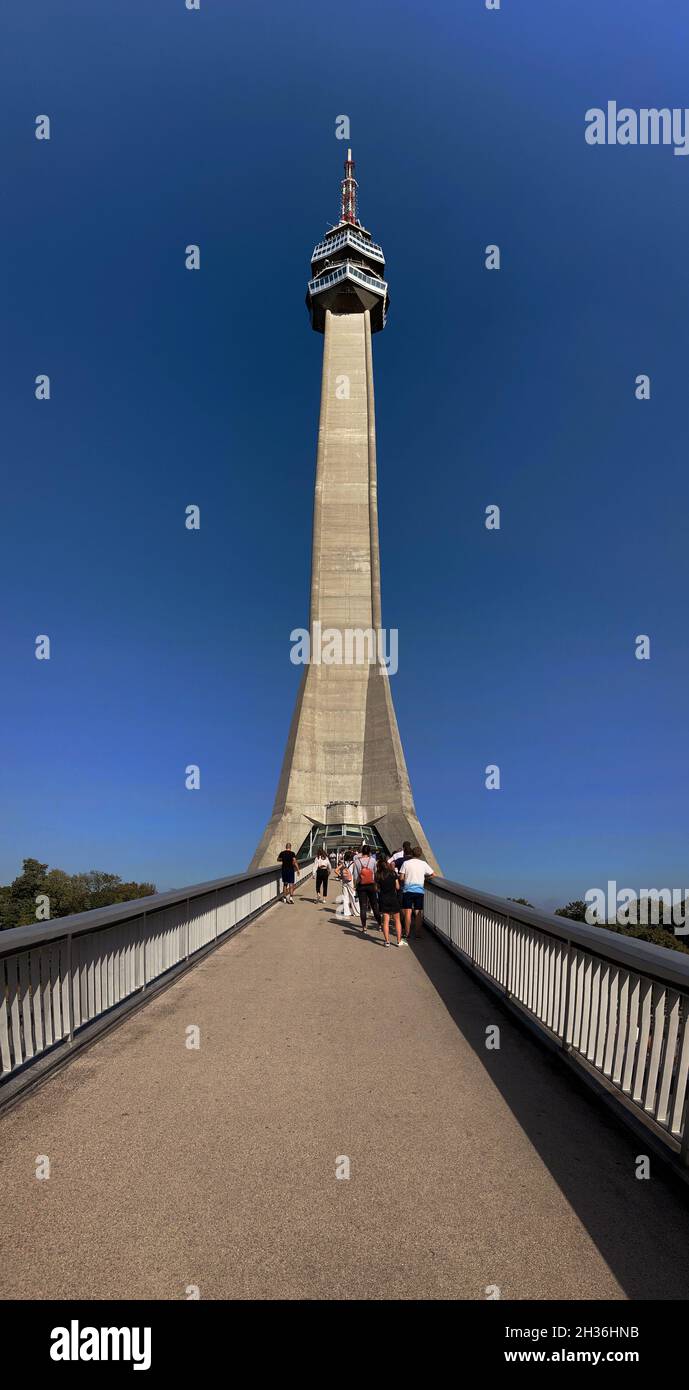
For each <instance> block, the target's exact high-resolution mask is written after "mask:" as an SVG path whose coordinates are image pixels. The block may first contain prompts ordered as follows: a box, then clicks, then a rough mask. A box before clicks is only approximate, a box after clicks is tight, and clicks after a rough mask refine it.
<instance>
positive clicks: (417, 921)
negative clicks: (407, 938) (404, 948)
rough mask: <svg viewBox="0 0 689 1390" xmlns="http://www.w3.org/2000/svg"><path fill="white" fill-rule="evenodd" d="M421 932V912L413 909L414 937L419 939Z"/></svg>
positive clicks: (416, 908)
mask: <svg viewBox="0 0 689 1390" xmlns="http://www.w3.org/2000/svg"><path fill="white" fill-rule="evenodd" d="M422 932H423V910H422V909H420V908H418V907H415V908H414V936H415V938H416V937H419V936H421V934H422Z"/></svg>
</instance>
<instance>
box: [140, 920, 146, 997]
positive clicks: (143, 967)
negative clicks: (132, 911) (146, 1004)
mask: <svg viewBox="0 0 689 1390" xmlns="http://www.w3.org/2000/svg"><path fill="white" fill-rule="evenodd" d="M139 958H140V961H141V993H142V994H143V992H144V990H145V988H146V913H145V912H143V913H142V916H141V933H140V936H139Z"/></svg>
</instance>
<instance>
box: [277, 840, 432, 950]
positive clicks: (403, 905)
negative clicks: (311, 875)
mask: <svg viewBox="0 0 689 1390" xmlns="http://www.w3.org/2000/svg"><path fill="white" fill-rule="evenodd" d="M278 857H279V860H280V863H281V865H282V868H281V874H282V887H283V893H282V901H283V902H285V903H288V904H293V903H294V884H295V880H296V876H297V873H298V872H299V863H298V861H297V857H296V855H295V854H294V852H293V850H292V846H291V845H289V844H288V845H287V846H286V848H285V849H284V850H283V851H282V853H281V854H280V855H279V856H278ZM314 872H315V876H316V902H319V901H322V902H323V903H325V902H326V900H327V897H328V880H329V878H330V875H331V874H332V875H333V876H334V878H336V879H337V881H338V887H339V889H340V894H339V899H338V902H339V904H340V905H341V915H342V916H343V917H352V916H354V915H358V916H359V920H360V922H361V931H362V933H365V932H366V931H367V919H368V914H369V912H370V913H371V915H372V917H373V919H374V921H375V922H376V924H377V925H378V927H380V929H381V931H382V933H383V937H384V938H385V940H384V945H385V946H389V945H390V929H391V927H392V929H393V930H394V933H395V937H396V940H397V945H398V946H404V945H405V943H406V942H407V941H408V940H409V938H410V936H411V935H412V932H413V934H414V936H415V937H418V936H420V935H421V931H422V928H423V892H424V883H425V880H426V879H427V878H428V877H429V876H430V875H431V874H432V873H433V872H434V870H433V869H432V868H431V865H430V864H427V863H426V860H425V859H424V858H423V856H422V853H421V849H420V848H419V846H418V845H412V844H411V843H410V841H409V840H405V842H404V844H403V846H402V848H401V849H399V850H396V852H395V853H394V854H393V855H391V856H390V857H389V858H388V856H387V854H384V853H382V852H378V853H377V854H374V853H373V851H372V850H371V848H370V847H369V845H362V846H361V849H360V850H358V851H357V852H355V851H354V850H351V849H348V850H345V851H344V852H343V853H340V854H335V852H333V853H332V854H330V855H328V854H326V852H325V849H324V848H323V847H321V849H320V850H319V852H318V854H317V855H316V859H315V862H314Z"/></svg>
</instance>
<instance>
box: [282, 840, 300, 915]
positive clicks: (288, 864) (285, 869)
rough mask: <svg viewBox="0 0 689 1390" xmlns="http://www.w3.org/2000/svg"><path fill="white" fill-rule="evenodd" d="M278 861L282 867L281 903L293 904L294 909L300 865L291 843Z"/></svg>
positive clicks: (286, 846)
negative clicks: (295, 886)
mask: <svg viewBox="0 0 689 1390" xmlns="http://www.w3.org/2000/svg"><path fill="white" fill-rule="evenodd" d="M278 859H279V861H280V863H281V865H282V871H281V876H282V899H281V901H282V902H283V903H291V905H292V907H294V880H295V879H296V877H297V874H298V873H299V863H298V860H297V856H296V854H295V853H294V850H293V849H292V846H291V844H290V843H289V842H288V843H287V844H286V845H285V848H284V849H283V850H282V853H281V854H279V855H278Z"/></svg>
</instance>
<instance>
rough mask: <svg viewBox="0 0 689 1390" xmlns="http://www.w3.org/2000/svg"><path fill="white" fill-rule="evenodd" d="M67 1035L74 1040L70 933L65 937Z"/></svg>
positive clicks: (70, 1039)
mask: <svg viewBox="0 0 689 1390" xmlns="http://www.w3.org/2000/svg"><path fill="white" fill-rule="evenodd" d="M67 1037H68V1041H69V1042H73V1041H74V1002H73V999H72V935H71V932H70V935H69V936H68V937H67Z"/></svg>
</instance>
